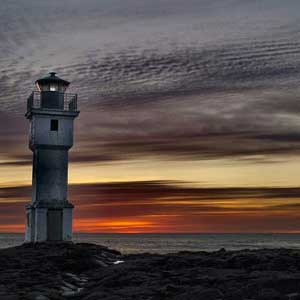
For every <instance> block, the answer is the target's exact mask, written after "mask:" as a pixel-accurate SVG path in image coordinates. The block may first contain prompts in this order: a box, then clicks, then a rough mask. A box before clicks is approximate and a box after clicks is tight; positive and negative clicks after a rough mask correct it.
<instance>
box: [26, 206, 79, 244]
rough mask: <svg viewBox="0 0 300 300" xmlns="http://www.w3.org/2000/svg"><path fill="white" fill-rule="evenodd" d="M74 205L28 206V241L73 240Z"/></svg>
mask: <svg viewBox="0 0 300 300" xmlns="http://www.w3.org/2000/svg"><path fill="white" fill-rule="evenodd" d="M72 216H73V207H71V205H70V204H69V205H68V207H63V208H54V209H53V208H50V207H34V206H29V207H27V208H26V219H27V222H26V233H25V241H26V242H45V241H55V242H59V241H71V240H72Z"/></svg>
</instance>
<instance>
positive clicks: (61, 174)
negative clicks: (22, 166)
mask: <svg viewBox="0 0 300 300" xmlns="http://www.w3.org/2000/svg"><path fill="white" fill-rule="evenodd" d="M35 84H36V90H35V91H33V92H32V94H31V95H30V96H29V98H28V100H27V112H26V114H25V116H26V118H27V119H28V120H29V122H30V130H29V148H30V150H31V151H32V152H33V167H32V200H31V203H30V204H28V205H27V206H26V234H25V240H26V241H27V242H43V241H56V242H58V241H71V240H72V218H73V213H72V211H73V208H74V206H73V205H72V203H71V202H70V201H69V199H68V151H69V149H70V148H71V147H72V146H73V124H74V119H75V118H76V117H77V116H78V114H79V111H78V110H77V95H76V94H68V93H66V90H67V88H68V86H69V85H70V82H68V81H66V80H63V79H61V78H59V77H58V76H57V75H56V73H54V72H51V73H49V75H48V76H46V77H43V78H41V79H38V80H37V81H36V82H35Z"/></svg>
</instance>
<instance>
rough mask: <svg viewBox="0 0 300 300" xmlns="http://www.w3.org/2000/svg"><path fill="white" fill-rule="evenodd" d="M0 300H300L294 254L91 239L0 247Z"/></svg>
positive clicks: (299, 260) (298, 254)
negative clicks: (128, 245) (116, 245)
mask: <svg viewBox="0 0 300 300" xmlns="http://www.w3.org/2000/svg"><path fill="white" fill-rule="evenodd" d="M0 299H1V300H19V299H21V300H22V299H30V300H47V299H50V300H52V299H53V300H61V299H74V300H76V299H77V300H79V299H80V300H102V299H103V300H134V299H138V300H163V299H166V300H167V299H170V300H173V299H174V300H202V299H203V300H218V299H219V300H221V299H222V300H243V299H244V300H276V299H277V300H300V251H297V250H288V249H272V250H271V249H263V250H242V251H225V250H224V249H222V250H220V251H216V252H180V253H176V254H168V255H158V254H147V253H144V254H136V255H121V253H119V252H118V251H114V250H110V249H108V248H106V247H102V246H97V245H93V244H72V243H66V244H47V243H42V244H24V245H22V246H19V247H15V248H9V249H4V250H1V251H0Z"/></svg>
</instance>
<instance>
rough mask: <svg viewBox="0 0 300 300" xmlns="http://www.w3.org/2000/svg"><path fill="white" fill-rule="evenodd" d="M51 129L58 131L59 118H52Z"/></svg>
mask: <svg viewBox="0 0 300 300" xmlns="http://www.w3.org/2000/svg"><path fill="white" fill-rule="evenodd" d="M50 129H51V131H58V120H51V125H50Z"/></svg>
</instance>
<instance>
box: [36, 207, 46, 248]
mask: <svg viewBox="0 0 300 300" xmlns="http://www.w3.org/2000/svg"><path fill="white" fill-rule="evenodd" d="M46 240H47V209H46V208H36V209H35V237H34V241H35V242H43V241H46Z"/></svg>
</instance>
